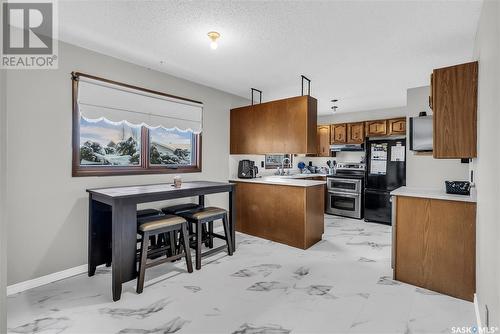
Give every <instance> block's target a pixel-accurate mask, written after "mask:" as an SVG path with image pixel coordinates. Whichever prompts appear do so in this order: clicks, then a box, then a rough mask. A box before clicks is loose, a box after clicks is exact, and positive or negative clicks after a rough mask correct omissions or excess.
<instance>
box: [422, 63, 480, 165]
mask: <svg viewBox="0 0 500 334" xmlns="http://www.w3.org/2000/svg"><path fill="white" fill-rule="evenodd" d="M477 73H478V63H477V62H472V63H466V64H461V65H456V66H450V67H445V68H440V69H436V70H434V71H433V73H432V77H431V96H430V105H431V106H432V111H433V137H434V138H433V139H434V150H433V155H434V158H437V159H444V158H473V157H476V156H477V81H478V77H477V75H478V74H477Z"/></svg>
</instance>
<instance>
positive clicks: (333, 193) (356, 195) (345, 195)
mask: <svg viewBox="0 0 500 334" xmlns="http://www.w3.org/2000/svg"><path fill="white" fill-rule="evenodd" d="M328 193H329V194H332V195H339V196H343V197H349V198H357V197H359V196H361V193H345V192H341V191H329V192H328Z"/></svg>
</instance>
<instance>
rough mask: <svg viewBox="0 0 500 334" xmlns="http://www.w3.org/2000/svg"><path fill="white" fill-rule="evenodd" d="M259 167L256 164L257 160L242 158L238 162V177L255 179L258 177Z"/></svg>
mask: <svg viewBox="0 0 500 334" xmlns="http://www.w3.org/2000/svg"><path fill="white" fill-rule="evenodd" d="M258 172H259V169H258V168H257V166H255V161H252V160H240V162H239V164H238V178H240V179H253V178H255V177H257V173H258Z"/></svg>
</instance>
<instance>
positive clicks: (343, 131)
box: [330, 124, 347, 144]
mask: <svg viewBox="0 0 500 334" xmlns="http://www.w3.org/2000/svg"><path fill="white" fill-rule="evenodd" d="M330 142H331V143H332V144H345V143H346V142H347V125H346V124H332V127H331V138H330Z"/></svg>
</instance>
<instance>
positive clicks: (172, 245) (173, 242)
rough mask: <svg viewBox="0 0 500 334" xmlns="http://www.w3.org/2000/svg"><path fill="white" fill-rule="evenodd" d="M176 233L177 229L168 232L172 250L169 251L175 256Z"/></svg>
mask: <svg viewBox="0 0 500 334" xmlns="http://www.w3.org/2000/svg"><path fill="white" fill-rule="evenodd" d="M174 233H176V231H170V232H169V233H168V236H169V238H170V250H169V251H168V252H169V253H170V256H174V255H175V240H174Z"/></svg>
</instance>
